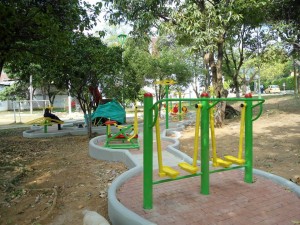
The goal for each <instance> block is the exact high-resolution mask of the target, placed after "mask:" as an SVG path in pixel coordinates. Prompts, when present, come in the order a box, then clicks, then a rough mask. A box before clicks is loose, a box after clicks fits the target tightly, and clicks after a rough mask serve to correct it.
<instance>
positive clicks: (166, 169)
mask: <svg viewBox="0 0 300 225" xmlns="http://www.w3.org/2000/svg"><path fill="white" fill-rule="evenodd" d="M162 171H163V173H165V175H162V174H159V176H161V177H162V176H168V177H171V178H172V179H175V178H176V177H177V176H178V175H179V172H178V171H177V170H174V169H173V168H171V167H169V166H163V168H162Z"/></svg>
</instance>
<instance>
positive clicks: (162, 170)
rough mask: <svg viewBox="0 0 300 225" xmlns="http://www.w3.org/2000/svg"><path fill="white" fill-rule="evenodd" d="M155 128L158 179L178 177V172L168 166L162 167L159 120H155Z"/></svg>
mask: <svg viewBox="0 0 300 225" xmlns="http://www.w3.org/2000/svg"><path fill="white" fill-rule="evenodd" d="M155 128H156V143H157V159H158V175H159V176H160V177H165V176H169V177H171V178H173V179H174V178H176V177H177V176H178V175H179V172H178V171H177V170H174V169H173V168H171V167H169V166H164V165H163V163H162V149H161V139H160V125H159V118H157V120H156V123H155Z"/></svg>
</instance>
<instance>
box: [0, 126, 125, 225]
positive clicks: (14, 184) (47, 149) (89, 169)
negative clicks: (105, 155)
mask: <svg viewBox="0 0 300 225" xmlns="http://www.w3.org/2000/svg"><path fill="white" fill-rule="evenodd" d="M23 130H24V129H14V130H1V131H0V153H1V159H0V169H1V174H2V176H1V178H0V203H1V204H0V212H1V214H0V215H1V216H0V224H3V225H6V224H7V225H9V224H14V225H15V224H19V225H25V224H32V223H33V222H36V223H35V224H52V225H54V224H82V218H83V216H82V210H83V209H84V208H88V209H90V210H94V211H97V212H99V213H101V214H102V215H103V216H105V217H106V218H107V188H108V186H109V185H110V184H111V182H112V180H113V179H114V178H115V177H116V176H118V175H119V174H120V173H122V172H123V171H125V170H126V168H125V166H124V165H123V164H120V163H110V162H106V161H99V160H94V159H91V158H90V157H89V156H88V138H87V137H85V136H75V137H60V138H45V139H26V138H23V137H22V131H23Z"/></svg>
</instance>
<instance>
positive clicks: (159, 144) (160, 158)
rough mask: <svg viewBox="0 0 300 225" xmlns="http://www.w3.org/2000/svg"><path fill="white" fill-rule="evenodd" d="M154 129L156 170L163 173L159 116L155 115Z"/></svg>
mask: <svg viewBox="0 0 300 225" xmlns="http://www.w3.org/2000/svg"><path fill="white" fill-rule="evenodd" d="M155 129H156V145H157V158H158V172H159V174H163V164H162V150H161V139H160V127H159V117H157V119H156V123H155Z"/></svg>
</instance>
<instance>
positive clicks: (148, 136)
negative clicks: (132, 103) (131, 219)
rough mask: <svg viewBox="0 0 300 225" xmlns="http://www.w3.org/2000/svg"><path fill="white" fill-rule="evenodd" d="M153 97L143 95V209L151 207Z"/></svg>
mask: <svg viewBox="0 0 300 225" xmlns="http://www.w3.org/2000/svg"><path fill="white" fill-rule="evenodd" d="M152 106H153V96H152V94H151V93H145V94H144V143H143V144H144V145H143V149H144V158H143V167H144V168H143V171H144V178H143V179H144V180H143V186H144V188H143V199H144V201H143V207H144V209H152V205H153V127H152V121H153V110H152Z"/></svg>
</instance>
